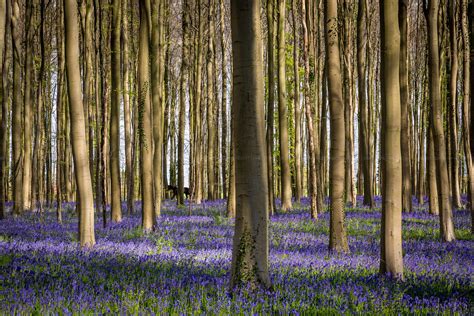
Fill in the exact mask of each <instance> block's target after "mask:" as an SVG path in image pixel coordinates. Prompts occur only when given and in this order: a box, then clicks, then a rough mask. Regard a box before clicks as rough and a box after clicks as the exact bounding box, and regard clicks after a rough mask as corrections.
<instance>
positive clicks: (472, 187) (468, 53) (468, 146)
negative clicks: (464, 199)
mask: <svg viewBox="0 0 474 316" xmlns="http://www.w3.org/2000/svg"><path fill="white" fill-rule="evenodd" d="M468 9H470V10H469V12H470V13H468ZM472 9H473V7H472V5H471V7H470V8H468V3H467V0H462V23H461V25H462V37H463V43H464V50H463V60H464V64H463V75H464V85H463V123H464V126H463V129H464V146H465V147H464V152H465V156H466V165H467V172H468V180H469V181H468V182H469V188H468V195H469V199H470V201H469V207H470V209H471V232H473V231H474V166H473V153H474V151H473V150H472V148H473V146H472V143H473V142H474V140H473V139H472V138H471V135H472V129H473V128H474V125H473V124H472V119H473V117H474V112H473V111H472V102H473V101H472V99H473V98H472V95H471V93H472V90H470V89H472V82H471V80H472V78H471V76H472V73H469V72H470V71H472V69H471V67H472V63H471V58H472V57H473V53H474V50H473V49H472V46H471V43H470V42H469V41H470V39H472V23H473V22H472V19H473V18H474V13H473V12H472ZM468 14H469V18H470V21H468ZM469 22H470V23H471V25H469ZM469 27H470V28H471V30H469ZM470 32H471V34H469V33H470ZM470 36H471V38H469V37H470ZM473 46H474V45H473ZM469 102H471V113H469ZM469 122H471V123H470V125H471V126H470V127H469ZM469 129H471V135H470V134H469Z"/></svg>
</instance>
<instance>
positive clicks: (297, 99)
mask: <svg viewBox="0 0 474 316" xmlns="http://www.w3.org/2000/svg"><path fill="white" fill-rule="evenodd" d="M291 11H292V14H291V16H292V20H293V41H294V43H293V72H294V81H295V82H294V84H295V92H294V97H293V101H294V110H295V188H296V191H295V198H296V201H297V202H298V203H299V202H300V199H301V197H302V196H303V192H302V188H301V179H302V176H301V156H302V152H301V105H300V76H299V54H298V51H299V49H300V47H299V29H298V21H297V14H298V6H297V0H292V10H291Z"/></svg>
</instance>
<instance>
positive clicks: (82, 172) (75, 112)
mask: <svg viewBox="0 0 474 316" xmlns="http://www.w3.org/2000/svg"><path fill="white" fill-rule="evenodd" d="M64 26H65V42H66V73H67V86H68V95H69V103H70V106H69V113H70V122H71V123H70V124H71V144H72V152H73V158H74V169H75V176H76V186H77V191H78V201H77V203H78V206H79V208H80V222H79V223H80V227H79V236H80V243H81V247H91V246H93V245H94V244H95V234H94V199H93V194H92V181H91V174H90V170H89V156H88V154H87V144H86V131H85V122H84V107H83V104H82V96H81V73H80V68H79V30H78V22H77V2H76V1H75V0H64Z"/></svg>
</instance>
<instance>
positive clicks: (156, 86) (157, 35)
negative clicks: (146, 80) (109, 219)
mask: <svg viewBox="0 0 474 316" xmlns="http://www.w3.org/2000/svg"><path fill="white" fill-rule="evenodd" d="M162 2H163V1H162V0H152V2H151V5H152V10H151V11H152V13H151V46H150V48H151V53H150V55H151V56H152V58H151V96H152V98H151V99H152V107H153V140H154V153H153V171H154V174H153V180H154V181H153V182H154V197H155V203H154V213H155V216H156V217H158V216H160V214H161V197H162V188H163V184H162V180H163V178H162V174H161V172H162V170H163V167H162V165H161V164H162V154H163V136H162V133H163V118H162V117H163V105H162V100H163V96H162V93H163V89H162V88H163V84H162V82H161V78H162V74H161V72H162V71H163V69H162V67H161V58H162V56H161V55H162V54H163V51H162V48H163V47H162V45H161V32H162V31H163V26H162V22H161V21H162V19H163V6H162Z"/></svg>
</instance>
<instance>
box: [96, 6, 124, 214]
mask: <svg viewBox="0 0 474 316" xmlns="http://www.w3.org/2000/svg"><path fill="white" fill-rule="evenodd" d="M121 3H122V1H121V0H114V1H113V6H112V10H113V11H112V12H113V13H112V36H111V40H110V42H111V43H110V46H111V48H112V51H111V53H112V102H111V109H110V152H109V157H110V158H109V159H110V176H111V188H110V190H111V196H112V205H111V211H112V222H115V223H117V222H120V221H121V220H122V199H121V194H120V193H121V189H120V135H119V132H120V131H119V129H120V95H121V94H122V76H121V71H122V69H121V58H120V56H121V54H120V53H121V47H120V32H121V22H122V17H121V14H122V8H121ZM90 141H92V140H90Z"/></svg>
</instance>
